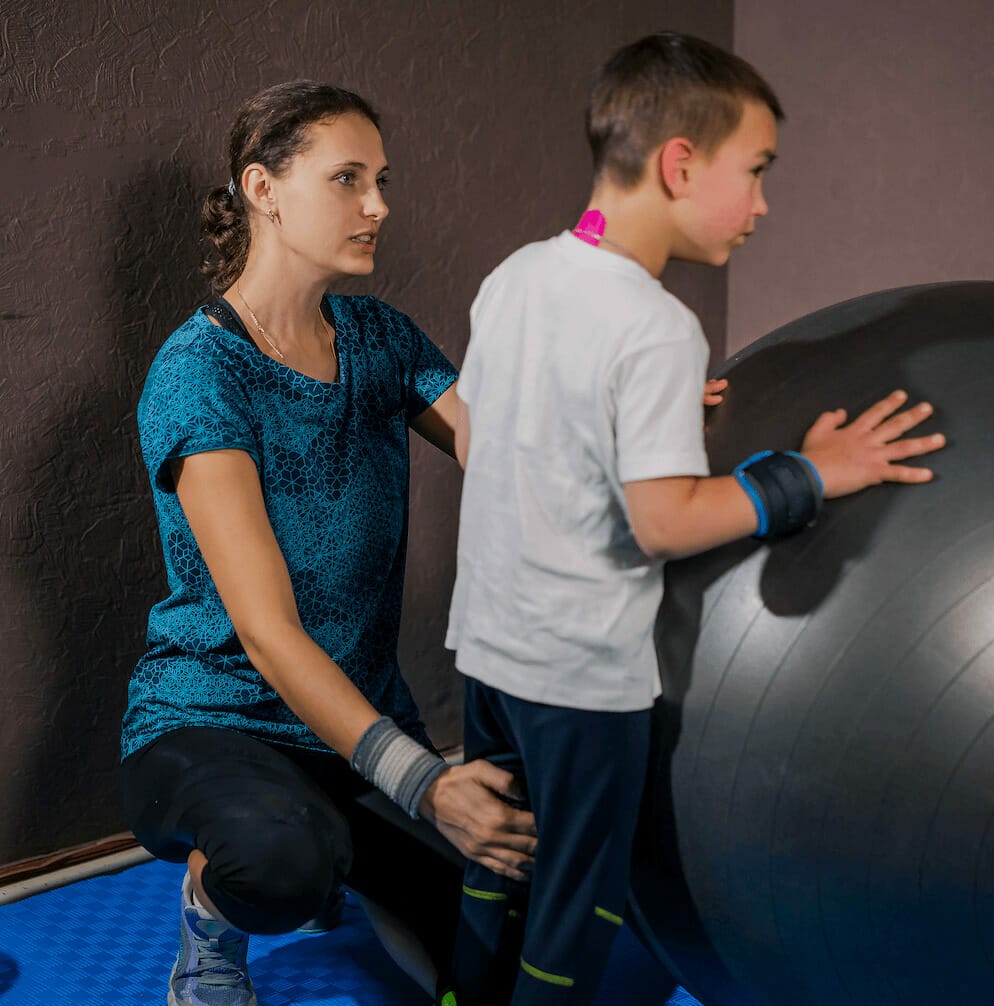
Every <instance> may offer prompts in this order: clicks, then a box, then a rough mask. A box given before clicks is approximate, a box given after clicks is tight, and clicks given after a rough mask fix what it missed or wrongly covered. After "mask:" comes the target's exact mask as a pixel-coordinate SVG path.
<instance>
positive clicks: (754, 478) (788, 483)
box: [732, 451, 825, 539]
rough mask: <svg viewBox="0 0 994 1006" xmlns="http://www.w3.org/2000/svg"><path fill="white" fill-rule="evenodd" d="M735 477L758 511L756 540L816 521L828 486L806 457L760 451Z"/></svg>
mask: <svg viewBox="0 0 994 1006" xmlns="http://www.w3.org/2000/svg"><path fill="white" fill-rule="evenodd" d="M732 474H733V475H734V477H735V481H736V482H737V483H738V484H739V485H740V486H741V487H742V489H743V491H744V492H745V494H746V495H747V496H748V497H749V502H750V503H752V505H753V508H754V509H755V511H756V518H757V525H758V526H757V528H756V532H755V535H754V536H755V537H756V538H764V539H765V538H780V537H783V536H784V535H788V534H793V533H794V532H795V531H800V530H801V529H802V528H805V527H810V526H811V525H812V524H813V523H814V522H815V518H816V517H817V516H818V512H819V510H820V509H821V502H822V497H823V495H824V489H825V487H824V483H823V482H822V479H821V475H820V474H819V472H818V469H817V468H815V466H814V465H813V464H812V463H811V462H810V461H809V460H808V459H807V458H806V457H804V455H803V454H798V453H797V452H796V451H783V452H780V451H760V452H759V453H757V454H753V455H752V456H750V457H748V458H746V459H745V461H743V462H742V463H741V464H739V465H736V467H735V469H734V470H733V472H732Z"/></svg>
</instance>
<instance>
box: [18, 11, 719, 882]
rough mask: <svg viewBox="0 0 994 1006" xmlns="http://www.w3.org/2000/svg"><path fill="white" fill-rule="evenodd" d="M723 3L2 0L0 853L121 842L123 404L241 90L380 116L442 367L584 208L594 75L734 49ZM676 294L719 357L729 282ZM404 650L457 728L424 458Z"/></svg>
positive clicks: (435, 523) (441, 563)
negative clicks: (284, 94)
mask: <svg viewBox="0 0 994 1006" xmlns="http://www.w3.org/2000/svg"><path fill="white" fill-rule="evenodd" d="M731 18H732V4H731V0H709V2H702V3H696V4H684V3H677V2H656V0H616V2H614V3H611V4H604V3H597V2H579V0H577V2H572V3H570V2H563V0H557V2H547V3H543V4H534V3H532V2H527V0H513V2H512V0H508V2H501V3H493V4H486V3H480V4H473V3H469V2H465V3H459V2H450V0H421V2H399V0H398V2H393V3H377V4H369V3H368V2H362V0H344V2H340V3H326V2H321V3H308V2H304V0H281V2H280V3H275V2H261V0H254V2H253V0H250V2H247V3H246V2H245V0H239V2H234V0H202V2H197V3H193V2H192V0H191V2H188V3H177V2H172V3H168V2H167V3H164V4H163V3H152V2H149V0H130V2H129V0H82V2H78V0H75V2H72V3H69V2H67V0H60V2H56V3H49V4H28V3H23V2H17V0H15V2H13V3H11V2H10V0H0V109H2V112H0V115H2V118H0V131H2V132H0V136H2V143H3V153H2V161H0V168H2V172H3V175H2V189H3V192H4V195H5V200H4V202H5V211H4V215H3V220H2V223H0V241H2V248H0V326H2V327H0V331H2V333H3V353H2V356H0V396H2V397H0V471H2V480H0V554H2V557H3V562H2V573H0V626H2V627H0V633H2V639H3V648H2V656H0V659H2V680H3V683H4V703H3V707H2V710H0V764H2V766H3V771H2V772H0V807H2V808H3V811H2V813H0V864H2V863H5V862H11V861H13V860H16V859H18V858H22V857H26V856H31V855H35V854H37V853H40V852H44V851H50V850H52V849H56V848H60V847H64V846H67V845H70V844H75V843H78V842H83V841H87V840H90V839H93V838H96V837H99V836H102V835H105V834H108V833H110V832H113V831H116V830H119V829H120V827H121V822H120V819H119V817H118V812H117V792H116V774H115V773H116V764H117V750H118V724H119V719H120V714H121V711H122V708H123V704H124V696H125V686H126V681H127V677H128V674H129V672H130V669H131V665H132V664H133V662H134V660H135V658H136V656H137V655H138V653H139V652H140V649H141V645H142V641H143V638H144V619H145V614H146V611H147V609H148V606H149V605H150V604H151V603H152V602H153V601H155V600H157V599H158V598H159V597H160V595H161V593H162V590H163V586H164V577H163V575H162V570H161V559H160V554H159V545H158V542H157V540H156V536H155V528H154V524H153V521H152V511H151V505H150V500H149V495H148V493H147V491H146V484H145V475H144V471H143V470H142V468H141V466H140V459H139V455H138V451H137V444H136V437H135V428H134V408H135V403H136V400H137V398H138V395H139V392H140V388H141V384H142V380H143V378H144V374H145V371H146V368H147V366H148V364H149V362H150V360H151V358H152V355H153V354H154V352H155V350H156V348H157V347H158V345H159V344H160V343H161V342H162V340H163V339H164V338H165V336H166V335H167V334H168V333H169V331H170V330H171V329H172V328H173V327H174V326H175V325H176V324H177V323H178V322H179V321H181V320H182V319H183V318H184V317H185V316H186V315H187V314H188V313H189V312H190V311H191V310H192V309H193V308H194V307H195V306H196V304H197V303H198V301H199V300H200V299H202V298H203V295H204V292H205V291H204V288H203V286H202V283H201V281H200V279H199V277H198V274H197V263H198V245H197V240H196V236H195V235H196V230H197V221H198V213H199V211H198V205H199V201H200V199H201V197H202V193H203V191H204V190H205V188H206V187H207V186H208V185H212V184H217V183H219V182H223V181H224V179H225V177H226V170H225V167H224V159H223V141H224V133H225V130H226V129H227V125H228V122H229V120H230V117H231V115H232V112H233V110H234V108H235V106H236V104H237V103H238V102H239V101H240V100H241V99H243V98H245V97H247V96H248V95H250V94H251V93H253V92H255V91H256V90H258V89H259V88H260V87H262V86H265V85H267V84H270V83H273V82H276V81H279V80H283V79H288V78H291V77H297V76H311V77H318V78H324V79H329V80H333V81H335V82H338V83H341V84H344V85H345V86H348V87H352V88H354V89H356V90H358V91H359V92H360V93H362V94H364V95H365V96H367V97H368V98H369V99H370V100H372V101H373V103H374V104H375V105H377V106H379V108H380V109H381V110H382V112H383V113H384V131H385V139H386V147H387V152H388V156H389V158H390V161H391V165H392V167H393V175H394V181H393V185H392V187H391V189H390V198H391V208H392V216H391V219H390V223H389V225H388V227H387V231H386V237H385V240H384V241H383V243H382V250H381V252H380V254H379V255H378V256H377V271H376V274H375V276H374V277H373V279H372V281H371V282H370V283H369V284H368V286H367V287H366V288H368V289H371V290H372V291H373V292H375V293H377V294H378V295H379V296H381V297H383V298H384V299H386V300H388V301H390V302H391V303H393V304H395V305H396V306H398V307H399V308H401V309H402V310H405V311H407V312H408V313H409V314H411V315H412V316H413V317H414V318H415V319H416V320H417V321H418V322H419V323H420V324H421V325H422V327H424V328H425V329H426V330H427V331H428V332H429V333H430V334H431V335H432V336H433V337H434V338H435V339H436V341H438V342H439V343H440V344H441V345H442V346H443V348H444V349H445V350H446V351H447V352H448V354H449V355H450V356H451V357H452V359H453V360H454V361H456V362H459V361H461V359H462V355H463V350H464V347H465V340H466V335H467V332H466V329H467V324H466V318H467V310H468V307H469V304H470V301H471V299H472V297H473V295H474V294H475V292H476V289H477V286H478V285H479V282H480V280H481V279H482V277H483V276H484V274H485V273H486V272H487V271H489V270H490V269H491V268H492V267H493V266H494V265H496V264H497V262H498V261H499V260H500V259H501V258H502V257H504V256H505V255H506V254H507V253H508V252H510V251H511V250H513V249H514V248H515V247H516V246H518V245H519V244H521V243H523V242H525V241H527V240H530V239H534V238H539V237H544V236H547V235H549V234H551V233H554V232H556V231H558V230H559V229H561V228H563V227H565V226H567V225H569V224H571V223H572V222H573V221H574V219H575V218H576V217H577V215H578V213H579V210H580V209H581V208H582V206H583V201H584V199H585V196H586V186H587V171H588V156H587V153H586V150H585V147H584V142H583V139H582V114H581V113H582V105H583V101H584V96H585V92H586V86H587V80H588V78H589V74H590V72H591V70H592V68H593V67H594V65H595V64H596V63H597V62H598V61H600V60H601V59H603V58H604V57H605V56H606V55H607V54H608V53H609V51H610V50H611V49H612V48H614V47H615V46H617V45H618V44H621V43H622V42H624V41H628V40H630V39H631V38H634V37H636V36H637V35H640V34H643V33H645V32H647V31H651V30H654V29H656V28H660V27H665V26H668V25H669V26H675V27H680V28H683V29H685V30H691V31H695V32H697V33H699V34H703V35H706V36H707V37H709V38H711V39H713V40H715V41H717V42H720V43H723V44H725V45H729V44H731ZM668 282H669V284H670V285H671V287H672V288H673V289H674V290H675V291H676V292H677V293H678V294H680V295H682V296H684V297H685V298H686V300H687V301H688V302H689V303H690V304H691V305H692V306H693V307H694V308H695V309H697V310H698V312H699V313H700V314H701V316H702V320H703V321H704V322H705V325H706V327H708V328H710V330H711V333H712V335H713V336H714V337H715V338H716V339H717V345H718V347H719V353H720V348H721V345H722V340H723V334H724V314H725V283H724V277H723V276H722V275H721V274H720V273H716V272H712V273H708V272H706V271H701V270H694V269H692V268H691V269H687V268H684V269H682V270H681V269H675V270H674V271H673V273H672V275H671V276H670V277H669V278H668ZM414 464H415V471H414V478H413V509H412V540H411V556H410V566H409V579H408V588H409V589H408V595H407V607H406V613H405V623H404V631H403V638H402V643H401V649H402V662H403V666H404V667H405V670H406V672H407V673H408V675H409V677H410V679H411V680H412V682H413V684H414V686H415V690H416V692H417V695H418V697H419V699H420V701H421V703H422V708H423V710H424V712H425V715H426V717H427V720H428V722H429V726H430V727H431V729H432V731H433V734H434V736H435V738H436V740H437V741H438V742H439V743H441V744H446V743H451V742H454V741H457V740H458V735H459V716H458V686H457V684H456V678H455V675H454V672H453V670H452V667H451V661H450V659H449V657H448V655H447V654H446V653H445V652H444V651H443V649H442V636H443V631H444V624H445V616H446V607H447V601H448V592H449V589H450V583H451V577H452V573H453V548H454V540H455V526H456V515H457V496H458V491H459V479H458V477H457V474H456V472H455V470H454V466H453V465H451V464H449V463H447V462H446V461H445V459H443V458H441V457H433V456H431V452H430V451H429V449H427V448H422V447H421V445H416V447H415V450H414Z"/></svg>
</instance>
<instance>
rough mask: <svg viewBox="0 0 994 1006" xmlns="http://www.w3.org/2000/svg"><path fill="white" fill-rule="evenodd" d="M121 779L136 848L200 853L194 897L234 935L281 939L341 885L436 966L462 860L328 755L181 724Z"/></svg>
mask: <svg viewBox="0 0 994 1006" xmlns="http://www.w3.org/2000/svg"><path fill="white" fill-rule="evenodd" d="M122 775H123V787H124V812H125V817H126V820H127V822H128V823H129V824H130V826H131V828H132V830H133V831H134V833H135V836H136V837H137V838H138V841H139V842H141V844H142V845H143V846H145V848H146V849H148V850H149V852H151V853H152V854H153V855H155V856H157V857H158V858H159V859H165V860H169V861H170V862H176V863H180V862H185V860H186V859H187V857H188V856H189V854H190V852H191V851H192V850H193V849H199V850H200V851H201V852H202V853H203V854H204V855H205V856H206V857H207V865H206V866H205V867H204V872H203V878H202V882H203V886H204V890H205V891H206V892H207V895H208V897H209V898H210V899H211V901H213V902H214V904H215V905H217V907H218V909H219V910H220V911H221V913H222V914H223V915H224V916H225V918H227V919H228V921H230V922H231V923H232V924H233V925H235V926H238V928H240V929H242V930H244V931H245V932H249V933H282V932H289V931H290V930H292V929H295V928H296V927H297V926H299V925H300V924H301V923H303V922H305V921H306V920H307V919H310V918H311V917H313V916H314V915H316V914H317V912H318V910H319V909H320V907H321V905H322V904H323V903H324V901H325V899H326V898H327V897H328V895H329V894H330V893H331V892H332V891H334V890H335V888H336V887H337V886H338V885H339V884H342V883H344V884H347V885H348V886H349V887H350V888H352V889H353V890H354V891H355V892H356V893H357V894H360V895H362V896H365V897H368V898H370V899H371V900H372V901H375V902H376V903H378V904H379V905H382V906H383V907H384V908H386V909H388V910H390V911H391V912H393V913H394V914H396V915H397V916H398V917H399V918H400V919H401V920H402V921H403V922H405V923H406V924H407V925H408V926H409V928H411V929H412V930H413V931H414V932H415V933H416V934H417V935H418V936H419V937H420V938H421V940H422V942H423V943H424V944H425V947H426V949H427V950H428V953H429V954H430V955H431V957H432V959H433V961H434V962H435V964H436V966H437V967H439V969H440V970H441V971H444V970H446V969H447V965H448V961H449V955H450V954H451V950H452V944H453V940H454V934H455V928H456V922H457V919H458V914H459V896H460V890H461V886H462V869H463V865H464V864H463V860H462V858H461V857H460V855H459V854H458V853H457V852H456V851H455V849H453V847H452V846H451V845H449V843H448V842H446V841H445V839H443V838H442V837H441V835H439V834H438V832H437V831H436V830H435V829H434V828H433V827H432V826H431V825H429V824H428V823H427V822H424V821H412V820H411V819H410V818H409V817H407V815H406V814H405V813H404V812H403V811H401V810H400V809H399V808H398V807H396V806H395V805H394V804H393V803H391V802H390V801H389V800H388V799H387V798H386V797H385V796H383V794H382V793H380V792H379V791H378V790H375V789H373V787H371V786H370V785H369V784H368V783H366V782H365V781H364V780H362V779H361V778H360V777H359V776H358V775H356V774H355V773H354V772H353V771H352V770H351V769H350V768H349V766H348V764H347V763H346V762H345V760H344V759H343V758H341V757H339V756H338V755H334V754H331V753H329V752H321V751H306V750H302V749H299V748H292V747H288V746H285V745H277V744H269V743H266V742H263V741H260V740H256V739H255V738H252V737H249V736H247V735H246V734H241V733H238V732H236V731H232V730H219V729H215V728H212V727H185V728H183V729H180V730H175V731H172V732H170V733H167V734H164V735H162V736H161V737H159V738H157V739H156V740H154V741H152V742H151V743H150V744H148V745H146V746H145V747H143V748H142V749H141V750H140V751H137V752H135V753H134V754H133V755H131V756H130V757H129V758H127V759H126V760H125V762H124V764H123V765H122Z"/></svg>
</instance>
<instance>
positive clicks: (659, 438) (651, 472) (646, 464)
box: [610, 324, 708, 483]
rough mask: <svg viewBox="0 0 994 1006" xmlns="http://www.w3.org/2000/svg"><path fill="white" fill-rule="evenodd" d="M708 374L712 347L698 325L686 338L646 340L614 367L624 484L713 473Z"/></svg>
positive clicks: (617, 440)
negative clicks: (708, 448)
mask: <svg viewBox="0 0 994 1006" xmlns="http://www.w3.org/2000/svg"><path fill="white" fill-rule="evenodd" d="M706 370H707V343H706V342H705V340H704V336H703V334H702V333H701V332H700V329H699V327H697V326H696V324H695V325H694V326H693V328H691V329H690V330H689V331H688V332H687V334H686V336H685V337H681V338H678V339H674V340H667V339H664V338H657V339H648V340H645V339H643V340H640V343H639V345H638V346H637V347H636V348H634V349H633V350H631V351H629V352H627V353H626V354H625V355H624V356H623V357H622V358H621V359H620V360H619V361H618V363H617V364H616V365H615V366H614V368H613V370H612V374H611V385H610V387H611V392H612V397H613V406H614V422H615V444H616V456H617V464H618V479H619V481H621V482H623V483H624V482H637V481H639V480H641V479H654V478H669V477H671V476H678V475H695V476H704V475H707V474H708V459H707V453H706V452H705V449H704V405H703V400H702V399H703V394H704V381H705V374H706Z"/></svg>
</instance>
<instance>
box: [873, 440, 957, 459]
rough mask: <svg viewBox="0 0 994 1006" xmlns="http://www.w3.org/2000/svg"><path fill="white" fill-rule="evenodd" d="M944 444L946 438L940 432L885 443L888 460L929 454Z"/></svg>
mask: <svg viewBox="0 0 994 1006" xmlns="http://www.w3.org/2000/svg"><path fill="white" fill-rule="evenodd" d="M945 445H946V438H945V437H944V436H943V435H942V434H941V433H934V434H932V436H930V437H912V438H911V439H910V440H895V441H893V442H892V443H890V444H888V445H887V457H888V460H889V461H903V460H904V459H905V458H913V457H916V456H917V455H919V454H931V453H932V451H937V450H939V449H940V448H942V447H945Z"/></svg>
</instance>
